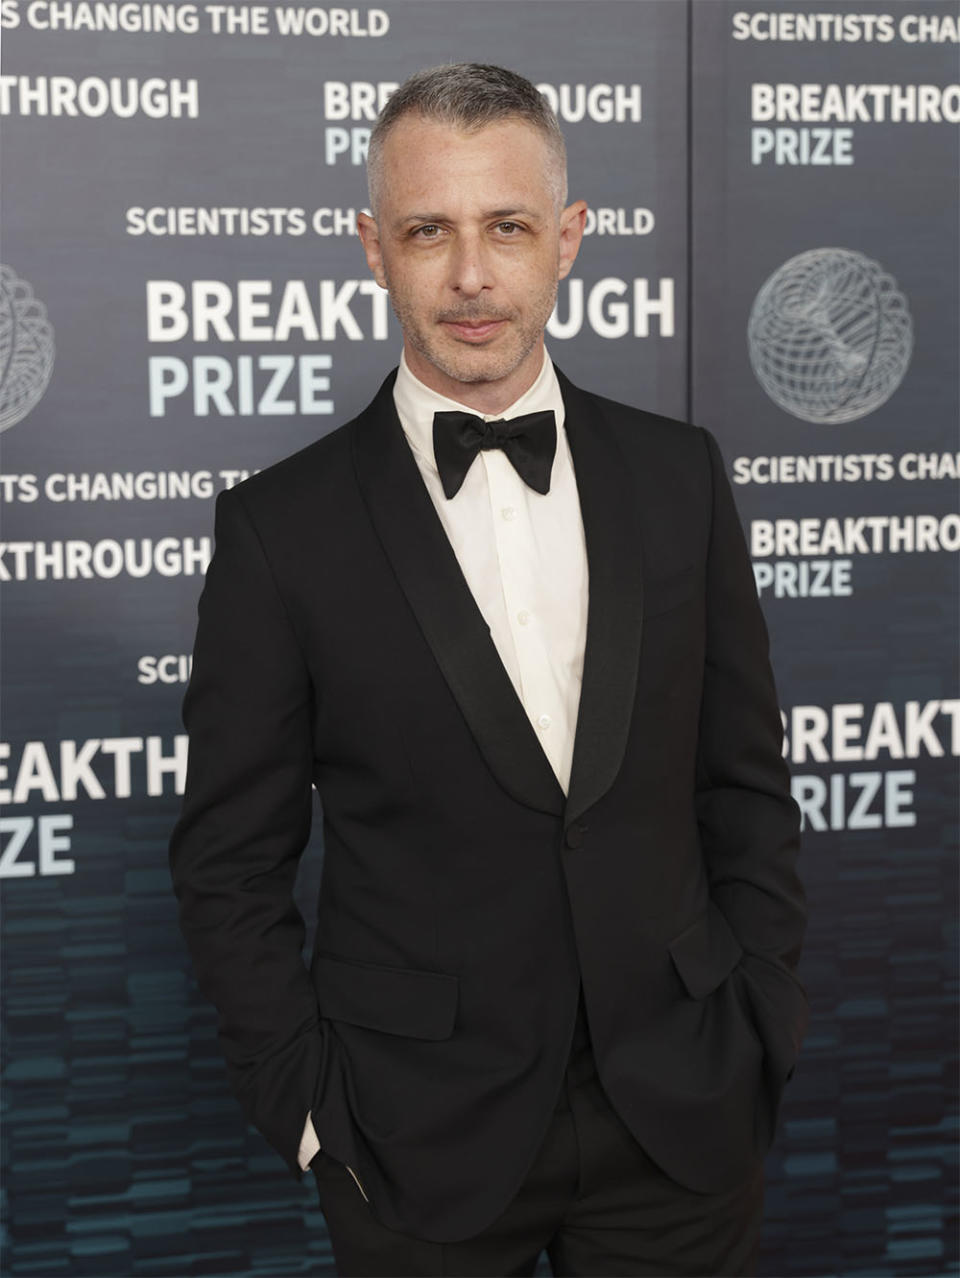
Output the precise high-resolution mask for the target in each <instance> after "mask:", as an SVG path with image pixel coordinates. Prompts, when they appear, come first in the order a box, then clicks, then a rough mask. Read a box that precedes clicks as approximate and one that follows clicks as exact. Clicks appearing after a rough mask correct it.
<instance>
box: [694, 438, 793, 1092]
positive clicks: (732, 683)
mask: <svg viewBox="0 0 960 1278" xmlns="http://www.w3.org/2000/svg"><path fill="white" fill-rule="evenodd" d="M703 435H704V439H705V442H706V447H707V452H708V456H709V464H710V475H711V479H712V489H713V493H712V515H711V528H710V545H709V550H708V557H707V577H706V658H705V669H704V682H703V695H702V702H701V714H700V739H699V750H698V759H697V780H696V807H697V819H698V822H699V827H700V836H701V844H702V847H703V852H704V858H705V861H706V865H707V872H708V877H709V881H710V894H711V897H712V899H713V901H714V902H715V903H716V905H717V906H719V908H720V910H721V911H722V913H723V914H724V916H725V918H726V920H727V922H728V923H729V925H730V927H731V929H732V930H733V932H734V934H735V935H736V937H737V940H738V941H739V942H740V945H741V946H742V948H743V950H744V955H743V958H742V959H741V962H740V965H739V972H740V976H741V978H742V979H743V981H744V983H745V986H746V993H747V996H748V998H749V1001H750V1003H751V1006H752V1009H753V1014H754V1018H755V1021H756V1024H757V1028H758V1031H759V1033H760V1036H761V1038H762V1039H763V1041H764V1044H765V1046H766V1049H767V1053H768V1058H769V1062H770V1068H771V1072H772V1074H773V1075H774V1077H775V1078H778V1079H779V1081H780V1082H781V1083H782V1082H783V1081H785V1079H786V1078H788V1077H789V1075H790V1073H792V1070H793V1065H794V1063H795V1061H796V1057H797V1054H798V1052H799V1049H800V1043H801V1040H802V1038H803V1034H804V1032H805V1029H806V1024H807V1019H808V1015H809V1007H808V1003H807V998H806V994H805V992H804V989H803V986H802V985H801V984H800V982H799V980H798V979H797V977H796V975H795V969H796V966H797V962H798V960H799V957H800V949H801V945H802V942H803V935H804V930H805V927H806V908H805V897H804V891H803V886H802V884H801V882H800V879H799V876H798V874H797V856H798V852H799V843H800V813H799V809H798V807H797V804H796V803H795V801H794V800H793V798H792V796H791V794H790V777H789V773H788V770H787V765H786V763H785V762H784V759H783V754H782V750H783V728H782V724H781V720H780V710H779V704H778V700H777V693H776V688H775V686H774V680H773V673H772V671H771V668H770V660H769V642H768V635H767V628H766V624H765V622H764V619H763V613H762V611H761V609H760V603H759V600H758V598H757V591H756V586H755V584H754V578H753V570H752V568H751V565H750V557H749V553H748V550H747V545H746V541H745V538H744V535H743V530H742V528H741V526H740V520H739V518H738V516H737V511H736V507H735V505H734V501H733V494H732V492H731V489H730V484H729V481H728V479H727V476H726V472H725V470H724V465H723V459H722V458H721V455H720V450H719V448H718V447H717V443H716V440H715V439H714V438H713V436H712V435H711V434H710V432H709V431H704V432H703Z"/></svg>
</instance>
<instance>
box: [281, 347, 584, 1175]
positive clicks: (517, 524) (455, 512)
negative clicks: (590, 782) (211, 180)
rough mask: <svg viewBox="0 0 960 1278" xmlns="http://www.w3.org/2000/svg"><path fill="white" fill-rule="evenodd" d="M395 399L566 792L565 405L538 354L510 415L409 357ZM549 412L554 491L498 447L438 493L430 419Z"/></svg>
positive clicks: (573, 666)
mask: <svg viewBox="0 0 960 1278" xmlns="http://www.w3.org/2000/svg"><path fill="white" fill-rule="evenodd" d="M393 400H394V403H395V405H396V408H397V414H398V416H399V418H400V425H401V426H402V427H403V431H404V434H405V435H406V437H407V442H408V443H409V445H410V448H411V450H412V452H413V456H414V459H415V461H416V463H417V466H418V467H419V469H420V474H421V475H422V476H423V482H424V484H425V485H426V488H427V492H428V493H429V494H430V498H431V500H432V501H433V504H434V506H435V507H436V511H437V514H438V516H439V518H440V522H441V524H442V525H443V529H444V532H445V533H446V534H447V537H448V539H449V541H450V545H451V546H452V547H453V551H454V553H455V554H456V556H457V562H458V563H459V564H460V568H461V571H462V572H463V575H464V578H465V579H466V582H467V585H468V586H469V587H470V591H471V593H472V595H473V597H474V599H475V600H476V602H477V606H478V608H479V609H480V612H481V613H482V615H483V618H484V620H485V621H486V623H487V625H488V626H489V627H490V636H491V638H492V640H493V642H494V645H495V646H496V649H497V652H498V654H499V656H500V660H501V661H502V662H503V665H504V668H505V670H506V672H507V674H508V675H509V676H510V680H511V682H512V684H513V686H514V688H515V690H516V693H517V696H518V697H519V699H520V701H521V703H522V705H523V708H524V710H525V711H526V714H527V718H528V719H529V720H530V723H531V724H532V726H533V730H534V732H535V733H536V735H537V739H538V740H539V742H540V745H541V747H542V748H543V752H544V754H545V755H546V757H547V759H548V761H549V763H550V766H551V767H552V769H553V771H554V773H555V774H556V777H557V780H558V782H559V783H560V786H561V788H562V789H563V792H564V794H566V792H567V788H568V785H569V781H570V765H571V762H572V759H573V738H574V732H575V730H576V726H577V708H578V706H579V704H580V684H581V680H582V677H583V652H584V645H585V642H586V634H587V598H588V580H587V552H586V543H585V541H584V536H583V521H582V519H581V517H580V500H579V497H578V495H577V485H576V478H575V476H574V473H573V461H572V458H571V456H570V446H569V444H568V443H567V434H566V431H565V429H564V416H565V415H564V405H563V398H562V396H561V394H560V386H559V383H558V382H557V375H556V373H555V372H554V369H553V364H552V362H551V360H550V358H549V356H548V355H547V353H546V351H544V355H543V365H542V367H541V369H540V372H539V374H538V375H537V379H536V381H535V382H534V383H533V385H532V386H531V387H530V388H529V390H527V391H526V392H525V393H524V394H523V395H521V396H520V398H519V399H518V400H515V401H514V403H513V404H511V405H510V406H509V408H506V409H504V410H503V411H502V412H499V413H477V412H476V410H475V409H473V408H470V407H469V405H467V404H460V403H458V402H457V401H456V400H452V399H447V398H446V396H444V395H440V394H439V393H438V392H437V391H434V390H431V389H430V388H429V387H428V386H425V385H424V384H423V382H421V381H420V380H419V379H418V378H416V377H414V375H413V373H411V371H410V369H409V367H408V365H407V361H406V357H405V355H401V357H400V368H399V370H398V372H397V380H396V382H395V384H394V388H393ZM545 409H552V410H553V412H554V415H555V418H556V423H557V451H556V455H555V456H554V459H553V469H552V471H551V474H550V491H549V492H547V493H538V492H535V491H534V490H533V489H532V488H529V487H528V486H527V485H526V484H525V483H524V481H523V480H522V479H521V478H520V476H519V475H518V474H517V472H516V471H515V470H514V468H513V464H512V463H511V462H510V461H509V459H508V458H507V456H506V454H505V453H504V452H503V451H502V449H499V448H492V449H482V450H481V451H480V452H479V453H478V454H477V457H476V459H475V460H474V462H473V465H472V466H471V467H470V469H469V471H468V472H467V477H466V479H465V480H464V481H463V485H462V487H461V488H460V489H459V491H458V492H457V493H456V494H455V495H454V496H453V497H451V498H449V499H448V498H447V497H445V496H444V493H443V488H442V486H441V484H440V476H439V474H438V472H437V466H436V462H435V461H434V456H433V414H434V413H436V412H454V411H459V412H467V413H474V414H475V415H476V416H478V417H482V418H483V419H484V420H485V421H490V420H494V419H499V418H508V419H509V418H511V417H517V416H519V415H520V414H521V413H536V412H541V411H543V410H545ZM319 1148H320V1142H319V1140H318V1139H317V1136H316V1132H315V1131H314V1128H313V1123H312V1122H311V1120H310V1117H309V1115H308V1116H307V1121H306V1124H305V1125H304V1131H303V1140H302V1141H301V1144H300V1151H299V1162H300V1166H301V1167H303V1168H306V1167H307V1165H308V1164H309V1162H310V1160H311V1159H312V1158H313V1156H314V1155H315V1154H316V1152H317V1151H318V1150H319Z"/></svg>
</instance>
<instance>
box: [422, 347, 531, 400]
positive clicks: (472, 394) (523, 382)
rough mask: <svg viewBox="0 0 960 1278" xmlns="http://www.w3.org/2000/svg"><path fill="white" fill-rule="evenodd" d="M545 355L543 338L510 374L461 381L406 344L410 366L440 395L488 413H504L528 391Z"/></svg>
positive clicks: (424, 383)
mask: <svg viewBox="0 0 960 1278" xmlns="http://www.w3.org/2000/svg"><path fill="white" fill-rule="evenodd" d="M543 358H544V346H543V339H542V338H541V340H540V343H539V345H538V346H537V347H536V348H535V350H533V351H531V352H530V354H529V355H528V356H527V357H526V358H525V359H524V360H523V361H522V363H521V364H520V365H519V366H518V367H517V368H515V369H514V370H513V372H512V373H510V374H509V375H508V376H507V377H504V378H500V379H498V380H497V381H493V382H460V381H457V379H456V378H455V377H448V376H447V374H446V373H444V372H443V371H442V370H441V369H439V368H437V366H436V365H435V364H431V363H430V362H429V361H428V360H425V359H423V357H422V356H421V355H420V354H419V352H418V351H416V350H413V349H412V348H410V347H406V346H405V347H404V359H405V360H406V363H407V368H408V369H409V370H410V372H411V373H412V374H413V375H414V377H415V378H416V379H417V381H419V382H422V383H423V385H424V386H427V387H429V389H430V390H432V391H436V392H437V394H438V395H443V396H445V397H446V398H447V399H454V400H456V401H457V403H458V404H463V405H464V407H466V408H472V409H473V411H474V412H475V413H479V414H481V415H482V416H486V417H489V416H491V415H492V414H495V413H502V412H503V411H504V409H506V408H509V407H510V405H511V404H515V403H516V401H517V400H518V399H519V398H520V396H521V395H524V394H526V392H527V391H528V390H529V389H530V387H531V386H532V385H533V383H534V382H535V381H536V380H537V378H538V377H539V376H540V370H541V369H542V368H543Z"/></svg>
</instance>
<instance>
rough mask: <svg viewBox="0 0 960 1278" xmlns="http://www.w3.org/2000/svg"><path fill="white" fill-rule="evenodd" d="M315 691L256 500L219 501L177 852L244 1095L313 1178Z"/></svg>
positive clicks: (194, 944)
mask: <svg viewBox="0 0 960 1278" xmlns="http://www.w3.org/2000/svg"><path fill="white" fill-rule="evenodd" d="M312 706H313V688H312V683H311V680H310V677H309V673H308V671H307V668H306V664H305V662H304V659H303V655H302V653H301V651H300V649H299V647H298V644H297V641H296V637H295V635H294V632H293V629H292V627H291V624H290V620H289V618H288V616H287V614H286V611H285V608H284V605H283V601H282V599H281V597H280V595H279V593H278V590H277V586H276V583H275V581H274V578H273V576H272V573H271V569H270V565H269V563H268V561H267V558H266V555H265V553H264V550H263V547H262V545H261V542H260V540H259V538H258V536H257V533H256V530H255V528H254V526H253V523H252V522H251V520H250V518H249V516H248V514H247V512H246V510H245V507H244V504H243V500H242V497H241V495H240V494H239V493H238V492H236V491H227V492H224V493H221V494H220V496H219V497H218V499H217V513H216V550H215V554H214V556H213V559H212V561H211V564H210V567H209V570H208V572H207V577H206V582H205V585H204V588H203V593H202V595H201V598H200V603H199V623H198V628H197V636H196V644H195V648H194V659H193V670H192V673H191V678H190V683H189V687H188V689H187V694H186V697H185V698H184V705H183V721H184V724H185V726H186V729H187V731H188V733H189V738H190V749H189V757H188V766H187V778H186V787H185V793H184V800H183V807H182V811H181V816H180V819H179V821H178V823H177V825H176V828H175V829H174V831H173V834H172V837H171V841H170V869H171V875H172V878H173V885H174V890H175V892H176V896H177V899H178V902H179V921H180V927H181V930H182V932H183V935H184V937H185V939H186V942H187V946H188V948H189V951H190V954H191V957H192V959H193V964H194V969H195V972H196V976H197V981H198V983H199V986H200V989H201V990H202V992H203V993H204V994H205V995H206V996H207V998H209V999H210V1000H211V1001H212V1002H213V1003H214V1005H215V1006H216V1009H217V1013H218V1035H219V1043H220V1046H221V1049H222V1051H223V1053H224V1056H225V1058H226V1062H227V1074H228V1079H229V1082H230V1086H231V1088H232V1090H233V1092H234V1094H235V1095H236V1097H237V1099H238V1100H239V1102H240V1104H241V1107H242V1109H243V1112H244V1114H245V1115H246V1117H247V1119H248V1120H249V1121H250V1122H252V1123H253V1124H254V1125H255V1126H256V1127H258V1128H259V1129H260V1131H261V1132H262V1133H263V1135H264V1136H265V1137H266V1139H267V1140H268V1141H269V1142H270V1144H271V1145H273V1146H274V1148H275V1149H276V1150H277V1151H278V1152H279V1153H280V1154H281V1156H282V1157H283V1159H284V1160H285V1162H286V1163H287V1166H288V1167H289V1169H290V1171H291V1173H292V1174H293V1175H294V1176H295V1177H296V1178H297V1179H298V1180H299V1179H300V1176H301V1169H300V1166H299V1162H298V1159H297V1153H298V1149H299V1145H300V1139H301V1135H302V1132H303V1125H304V1115H305V1114H307V1113H309V1112H310V1109H311V1106H312V1103H313V1101H314V1098H315V1094H316V1092H317V1090H318V1088H319V1085H320V1082H321V1078H322V1074H321V1071H322V1066H323V1064H324V1036H323V1029H322V1026H321V1023H320V1019H319V1012H318V1008H317V1001H316V997H315V994H314V990H313V985H312V983H311V980H310V977H309V973H308V972H307V969H306V967H305V965H304V962H303V957H302V949H303V943H304V923H303V918H302V917H301V915H300V913H299V911H298V910H297V908H296V906H295V904H294V901H293V886H294V881H295V878H296V872H297V865H298V862H299V859H300V857H301V855H302V853H303V849H304V847H305V845H306V842H307V839H308V837H309V833H310V824H311V809H312V802H311V779H312V734H311V721H312Z"/></svg>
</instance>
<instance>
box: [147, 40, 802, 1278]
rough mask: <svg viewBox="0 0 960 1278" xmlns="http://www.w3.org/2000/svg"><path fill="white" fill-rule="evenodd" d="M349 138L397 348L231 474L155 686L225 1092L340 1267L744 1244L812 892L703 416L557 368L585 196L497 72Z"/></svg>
mask: <svg viewBox="0 0 960 1278" xmlns="http://www.w3.org/2000/svg"><path fill="white" fill-rule="evenodd" d="M368 170H369V178H370V201H371V210H372V214H373V215H372V217H371V216H366V215H361V217H360V219H359V231H360V236H361V239H362V241H363V246H364V250H365V252H366V257H367V262H368V264H369V266H370V269H371V271H372V272H373V274H374V277H375V278H376V279H377V281H378V282H379V283H380V284H381V285H382V286H383V287H385V288H387V289H388V290H389V292H390V297H391V301H392V304H393V306H394V309H395V311H396V313H397V316H398V318H399V320H400V324H401V327H402V329H403V337H404V349H403V356H402V359H401V363H400V367H399V370H395V372H394V373H391V375H390V376H389V377H388V378H387V380H386V381H385V382H384V384H383V386H382V387H381V389H380V391H379V392H378V394H377V396H376V398H375V399H374V400H373V402H372V403H371V405H370V406H369V407H368V408H367V409H366V410H365V411H364V412H363V413H361V414H360V416H359V417H357V418H356V419H355V420H354V421H352V422H349V423H348V424H347V425H346V426H344V427H342V428H340V429H339V430H335V431H334V432H333V433H332V434H330V435H328V436H327V437H326V438H324V439H321V440H320V441H319V442H317V443H315V444H313V445H311V446H310V447H309V448H306V449H304V450H303V451H302V452H300V453H298V454H297V455H296V456H295V457H293V458H289V459H287V460H286V461H283V462H280V463H278V464H277V465H275V466H272V467H270V468H269V469H267V470H265V471H263V472H261V473H260V474H259V475H257V476H255V477H253V478H252V479H250V480H248V481H247V482H246V483H243V484H241V485H240V486H239V487H237V488H235V489H233V490H232V491H230V492H226V493H223V494H221V496H220V498H219V499H218V503H217V522H216V554H215V556H214V559H213V562H212V564H211V567H210V570H209V573H208V576H207V581H206V586H205V589H204V592H203V596H202V599H201V602H200V622H199V629H198V634H197V642H196V649H195V657H194V667H193V676H192V679H191V683H190V688H189V691H188V694H187V698H186V701H185V709H184V717H185V722H186V724H187V727H188V729H189V731H190V738H191V747H190V764H189V770H188V777H187V787H186V794H185V800H184V808H183V815H182V818H181V820H180V823H179V824H178V826H177V829H176V831H175V834H174V837H173V840H172V844H171V863H172V870H173V878H174V883H175V886H176V890H177V894H178V896H179V899H180V907H181V920H182V926H183V930H184V933H185V936H186V938H187V940H188V942H189V945H190V949H191V952H192V954H193V958H194V961H195V965H196V970H197V974H198V978H199V981H200V985H201V988H202V989H203V990H204V991H205V992H206V993H207V995H208V996H209V997H210V998H211V999H212V1000H213V1001H214V1002H215V1003H216V1005H217V1007H218V1009H219V1026H220V1037H221V1043H222V1046H223V1050H224V1052H225V1055H226V1058H227V1063H228V1067H229V1076H230V1080H231V1084H232V1086H233V1088H234V1090H235V1092H236V1094H237V1096H238V1098H239V1099H240V1101H241V1104H242V1105H243V1108H244V1112H245V1113H246V1115H247V1116H248V1118H249V1119H250V1120H251V1121H252V1122H253V1123H255V1124H256V1125H257V1126H258V1127H259V1128H260V1130H261V1131H262V1132H263V1133H264V1135H265V1136H266V1138H267V1140H268V1141H270V1142H271V1144H272V1145H273V1146H274V1147H275V1148H276V1149H277V1150H278V1151H279V1152H280V1154H281V1155H282V1156H283V1158H284V1159H285V1161H286V1163H287V1165H288V1167H289V1168H290V1170H291V1172H292V1173H293V1174H294V1175H295V1176H297V1177H298V1178H299V1175H300V1171H301V1168H303V1167H305V1166H306V1165H307V1164H308V1163H309V1165H310V1166H311V1168H312V1169H313V1170H314V1171H315V1173H316V1176H317V1184H318V1189H319V1193H320V1200H321V1205H322V1207H323V1210H324V1214H325V1216H326V1219H327V1223H328V1226H329V1229H330V1233H331V1238H332V1242H333V1247H334V1251H335V1255H336V1259H337V1263H338V1268H339V1271H340V1272H341V1273H343V1274H360V1273H363V1274H426V1273H448V1274H523V1273H527V1274H530V1273H533V1271H534V1266H535V1263H536V1259H537V1256H538V1255H539V1253H540V1251H541V1249H542V1248H544V1247H546V1249H547V1251H548V1254H549V1256H550V1259H551V1263H552V1266H553V1270H554V1272H555V1273H557V1274H674V1273H676V1274H720V1273H746V1272H750V1271H751V1266H752V1265H753V1263H754V1256H755V1252H756V1243H757V1236H758V1229H759V1219H760V1210H761V1201H762V1179H761V1159H762V1156H763V1153H764V1151H765V1150H766V1148H767V1147H768V1145H769V1143H770V1140H771V1138H772V1134H773V1130H774V1123H775V1117H776V1112H777V1106H778V1102H779V1099H780V1094H781V1090H782V1088H783V1085H784V1082H785V1081H786V1079H787V1077H788V1076H789V1074H790V1072H791V1071H792V1068H793V1065H794V1061H795V1059H796V1056H797V1052H798V1049H799V1044H800V1040H801V1037H802V1033H803V1029H804V1025H805V1019H806V1014H807V1008H806V999H805V996H804V994H803V991H802V988H801V986H800V985H799V983H798V982H797V979H796V977H795V976H794V968H795V966H796V963H797V959H798V955H799V950H800V944H801V939H802V934H803V928H804V907H803V893H802V890H801V886H800V883H799V881H798V879H797V876H796V872H795V859H796V852H797V837H798V814H797V809H796V806H795V804H794V803H793V801H792V800H791V798H790V795H789V787H788V777H787V773H786V769H785V765H784V763H783V761H782V757H781V727H780V718H779V712H778V707H777V699H776V694H775V690H774V685H773V680H772V677H771V673H770V668H769V664H768V659H767V637H766V631H765V628H764V623H763V619H762V616H761V613H760V609H759V606H758V602H757V597H756V592H755V589H754V586H753V578H752V574H751V570H750V565H749V561H748V558H747V552H746V547H745V545H744V541H743V536H742V533H741V530H740V526H739V523H738V521H737V516H736V512H735V509H734V506H733V502H732V498H731V494H730V489H729V486H728V483H727V480H726V478H725V474H724V470H723V465H722V462H721V458H720V455H719V452H718V450H717V446H716V443H715V442H714V440H713V439H712V437H711V436H710V435H709V434H707V433H706V432H705V431H702V430H699V429H697V428H695V427H692V426H687V425H684V424H681V423H678V422H673V421H669V420H667V419H664V418H660V417H656V416H654V415H652V414H650V413H646V412H641V411H639V410H637V409H633V408H628V407H626V406H624V405H621V404H616V403H613V402H611V401H609V400H606V399H602V398H600V397H599V396H597V395H594V394H591V393H588V392H585V391H582V390H579V389H577V388H576V387H575V386H573V385H572V384H571V383H570V382H569V381H568V380H567V379H566V378H565V377H564V376H563V375H562V374H561V373H560V372H559V370H557V369H555V368H554V366H553V365H552V363H551V361H550V360H549V358H547V356H546V353H545V350H544V343H543V331H544V325H545V324H546V321H547V319H548V317H549V315H550V313H551V310H552V308H553V305H554V299H555V296H556V288H557V281H558V280H559V279H562V278H563V277H564V276H566V275H567V274H568V272H569V271H570V268H571V266H572V264H573V261H574V259H575V257H576V254H577V250H578V248H579V245H580V239H581V236H582V233H583V226H584V219H585V214H586V205H585V204H584V202H583V201H582V200H578V201H576V202H574V203H572V204H569V205H567V204H566V192H565V188H566V174H565V155H564V148H563V139H562V136H561V134H560V131H559V127H558V125H557V122H556V119H555V118H554V117H553V115H552V113H551V112H550V110H549V108H548V107H547V106H546V104H545V103H544V101H543V99H542V98H541V97H540V95H539V94H538V93H537V92H536V90H535V89H534V87H533V86H532V85H531V84H530V83H529V82H528V81H526V80H524V79H522V78H521V77H520V76H517V75H515V74H513V73H512V72H509V71H504V70H502V69H500V68H496V67H487V66H478V65H474V64H466V65H459V66H450V67H442V68H437V69H434V70H431V71H426V72H423V73H421V74H419V75H417V76H414V77H413V78H412V79H411V80H409V81H407V82H406V84H404V85H403V86H401V88H400V89H399V90H398V91H397V92H396V94H395V95H394V96H393V98H392V99H391V100H390V102H389V103H388V104H387V106H386V107H385V109H384V111H383V112H382V114H381V116H380V118H379V120H378V122H377V125H376V127H375V128H374V131H373V136H372V138H371V142H370V155H369V162H368ZM502 419H506V424H504V421H503V420H502ZM312 784H314V785H315V786H316V788H317V790H318V792H319V794H320V798H321V800H322V804H323V814H324V835H325V861H324V868H323V878H322V884H321V888H320V895H319V902H318V921H317V934H316V942H315V945H314V951H313V955H312V958H311V963H310V968H309V972H308V970H307V968H306V967H305V966H304V963H303V961H302V957H301V947H302V944H303V939H304V927H303V920H302V919H301V917H300V915H299V913H298V912H297V911H296V909H295V907H294V905H293V903H292V899H291V892H292V887H293V883H294V878H295V873H296V868H297V862H298V859H299V857H300V855H301V853H302V850H303V847H304V844H305V842H306V839H307V835H308V831H309V827H310V814H311V785H312ZM318 1144H319V1152H316V1151H317V1148H318Z"/></svg>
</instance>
